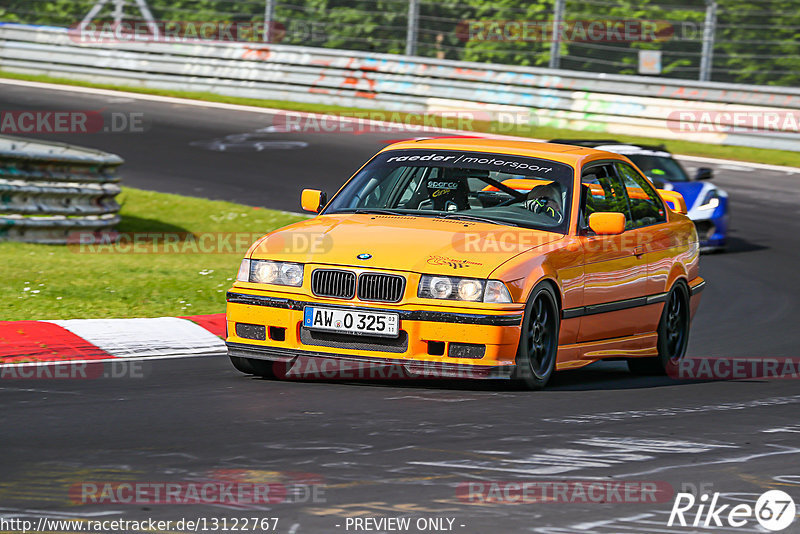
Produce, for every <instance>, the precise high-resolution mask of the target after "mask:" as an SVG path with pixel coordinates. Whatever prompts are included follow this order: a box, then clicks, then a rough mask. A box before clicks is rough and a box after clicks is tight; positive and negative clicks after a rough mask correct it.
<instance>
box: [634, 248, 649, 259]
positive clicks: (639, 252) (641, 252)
mask: <svg viewBox="0 0 800 534" xmlns="http://www.w3.org/2000/svg"><path fill="white" fill-rule="evenodd" d="M645 252H647V251H646V250H645V247H644V245H639V246H638V247H635V248H634V249H633V255H634V256H636V257H637V258H641V257H642V256H644V254H645Z"/></svg>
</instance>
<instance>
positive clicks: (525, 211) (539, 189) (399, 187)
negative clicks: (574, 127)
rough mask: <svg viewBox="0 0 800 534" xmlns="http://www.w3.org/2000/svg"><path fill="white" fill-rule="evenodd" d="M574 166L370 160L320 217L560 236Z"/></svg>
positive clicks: (399, 157) (450, 155) (497, 157)
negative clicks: (476, 224)
mask: <svg viewBox="0 0 800 534" xmlns="http://www.w3.org/2000/svg"><path fill="white" fill-rule="evenodd" d="M573 174H574V171H573V168H572V167H570V166H569V165H565V164H563V163H558V162H555V161H550V160H545V159H537V158H528V157H521V156H509V155H506V154H490V153H485V152H462V151H447V150H436V151H431V150H392V151H387V152H383V153H381V154H378V155H377V156H375V157H374V158H373V159H372V160H371V161H370V162H369V163H368V164H367V165H366V166H365V167H364V168H363V169H362V170H361V171H360V172H359V173H358V174H357V175H356V176H354V177H353V179H352V180H351V181H350V182H348V184H347V185H346V186H345V188H344V189H342V191H340V192H339V194H337V195H336V196H335V197H334V198H333V200H332V201H331V203H330V204H329V205H328V207H327V208H326V209H325V211H324V212H323V213H325V214H331V213H394V214H400V215H411V216H417V217H447V218H454V219H463V220H478V221H481V222H489V223H496V224H507V225H511V226H520V227H525V228H536V229H541V230H547V231H552V232H558V233H566V231H567V226H568V224H569V221H568V218H569V211H570V210H569V206H570V205H571V204H570V202H571V198H572V180H573Z"/></svg>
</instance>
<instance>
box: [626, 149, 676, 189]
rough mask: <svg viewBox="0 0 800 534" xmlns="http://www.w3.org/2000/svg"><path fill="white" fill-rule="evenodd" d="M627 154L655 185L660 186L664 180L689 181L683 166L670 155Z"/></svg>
mask: <svg viewBox="0 0 800 534" xmlns="http://www.w3.org/2000/svg"><path fill="white" fill-rule="evenodd" d="M627 156H628V159H630V160H631V161H632V162H634V163H635V164H636V166H637V167H639V168H640V169H641V170H642V172H643V173H644V174H645V176H647V177H648V178H650V179H651V180H652V181H653V182H655V183H656V185H659V186H660V184H664V183H666V182H688V181H689V177H688V176H686V172H685V171H684V170H683V167H681V165H680V163H678V162H677V161H675V160H674V159H672V158H671V157H667V156H652V155H648V154H627Z"/></svg>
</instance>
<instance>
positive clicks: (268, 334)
mask: <svg viewBox="0 0 800 534" xmlns="http://www.w3.org/2000/svg"><path fill="white" fill-rule="evenodd" d="M227 297H228V298H227V300H228V307H227V316H226V319H227V328H228V337H227V344H228V352H229V354H230V355H231V356H238V357H243V358H252V359H261V360H271V361H279V362H283V363H286V364H292V363H293V362H294V360H296V359H298V358H306V359H308V358H311V359H325V360H335V361H338V362H362V363H368V364H375V365H401V366H403V367H404V368H406V370H407V371H409V372H411V373H412V374H420V373H421V374H427V373H430V374H436V375H439V376H469V377H475V378H495V377H497V378H503V377H507V376H508V374H509V372H510V369H511V368H513V366H514V363H515V357H516V352H517V345H518V342H519V336H520V330H521V322H522V315H523V310H522V305H519V309H515V310H506V311H494V310H492V311H487V310H468V309H454V308H447V307H441V308H438V309H436V308H435V307H432V306H430V307H429V306H426V307H424V308H422V307H420V308H416V309H411V308H410V307H409V306H408V305H396V306H391V305H386V304H383V305H381V304H380V303H366V302H350V303H347V304H343V303H342V302H341V301H339V302H332V301H327V300H322V299H320V300H317V299H316V298H315V299H314V300H303V299H299V298H298V299H295V298H289V297H285V296H276V295H274V294H267V293H255V292H250V291H248V292H247V293H245V292H243V291H242V292H238V291H237V292H233V291H232V292H229V293H228V295H227ZM307 305H314V306H325V307H335V308H347V309H363V310H370V311H384V312H391V313H397V314H399V317H400V336H399V337H398V338H376V337H371V336H356V335H350V334H337V333H324V332H319V331H312V330H308V329H306V328H304V327H303V309H304V307H305V306H307ZM243 325H246V326H247V327H246V328H245V327H243ZM252 326H255V327H256V328H258V330H255V331H257V332H258V334H259V335H252V334H251V332H252V331H254V330H253V329H252V328H250V327H252ZM244 336H247V337H244ZM261 336H263V339H253V338H254V337H255V338H258V337H261ZM464 347H466V348H467V350H466V352H465V350H464ZM476 349H480V350H476ZM466 353H468V354H469V357H460V356H464V355H465V354H466Z"/></svg>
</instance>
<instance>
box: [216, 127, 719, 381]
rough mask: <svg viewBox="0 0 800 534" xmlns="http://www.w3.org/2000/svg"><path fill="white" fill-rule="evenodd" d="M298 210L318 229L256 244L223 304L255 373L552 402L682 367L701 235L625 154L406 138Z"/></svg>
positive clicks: (311, 194) (675, 200) (241, 363)
mask: <svg viewBox="0 0 800 534" xmlns="http://www.w3.org/2000/svg"><path fill="white" fill-rule="evenodd" d="M302 206H303V208H304V209H305V210H307V211H310V212H314V213H317V215H316V216H315V217H313V218H310V219H308V220H306V221H303V222H299V223H296V224H293V225H290V226H287V227H285V228H282V229H280V230H277V231H274V232H272V233H270V234H267V235H265V236H264V237H263V238H261V239H260V240H258V241H257V242H256V243H255V244H253V245H252V247H251V248H250V250H249V251H248V252H247V255H246V256H245V258H244V260H243V261H242V264H241V267H240V269H239V273H238V276H237V279H236V282H235V283H234V284H233V287H232V288H231V289H230V290H229V292H228V294H227V302H228V304H227V327H228V336H227V346H228V351H229V356H230V358H231V361H232V363H233V365H234V366H235V367H236V368H237V369H238V370H240V371H242V372H245V373H251V374H257V375H262V376H267V377H274V376H276V375H279V374H281V373H278V372H276V370H277V369H278V368H281V369H284V370H285V369H290V368H291V367H292V365H294V364H295V363H296V361H297V360H298V359H312V360H316V361H319V362H322V363H331V362H335V363H336V364H340V363H343V362H348V363H350V364H355V363H357V364H364V365H378V366H384V365H385V366H400V367H401V368H404V369H405V371H406V372H407V373H408V374H409V375H411V376H439V377H469V378H510V379H512V380H516V381H518V382H519V383H521V384H523V385H524V386H526V387H528V388H530V389H540V388H543V387H544V386H545V385H546V384H547V382H548V381H549V380H550V378H551V377H552V375H553V373H554V372H555V371H558V370H562V369H575V368H578V367H582V366H585V365H587V364H590V363H592V362H595V361H598V360H603V359H625V360H627V362H628V366H629V368H630V370H631V371H632V372H634V373H639V374H651V373H665V372H667V371H669V368H670V366H677V365H679V364H680V361H681V358H683V357H684V355H685V354H686V347H687V343H688V340H689V326H690V323H691V320H692V317H693V315H694V313H695V311H696V309H697V306H698V304H699V301H700V292H701V291H702V290H703V287H704V285H705V282H704V281H703V279H702V278H700V276H699V272H698V271H699V269H698V258H699V246H698V237H697V233H696V231H695V228H694V225H693V224H692V222H691V220H689V219H688V218H687V217H686V215H685V212H686V206H685V203H684V202H683V199H682V197H681V196H680V195H679V194H677V193H675V192H671V191H657V190H656V189H655V188H654V187H653V185H652V183H651V182H650V181H649V180H648V179H647V178H646V177H645V176H644V175H643V174H642V172H641V171H640V170H639V169H638V168H637V167H636V166H635V165H634V164H633V163H631V161H630V160H628V159H627V158H626V157H625V156H622V155H619V154H612V153H609V152H603V151H598V150H594V149H590V148H581V147H576V146H570V145H559V144H549V143H534V142H521V141H520V142H516V141H501V140H489V139H474V138H472V139H467V138H439V139H422V140H414V141H404V142H401V143H396V144H393V145H391V146H388V147H386V148H385V149H383V150H382V151H380V152H379V153H378V154H376V155H375V156H374V157H373V158H372V159H371V160H369V161H368V162H367V163H366V164H365V165H364V166H363V167H362V168H361V169H360V170H359V171H358V172H357V173H356V174H355V175H354V176H353V177H352V178H350V180H348V181H347V182H346V183H345V184H344V186H343V187H342V188H341V189H340V190H339V191H338V192H337V193H336V194H335V195H333V197H332V198H331V199H330V200H328V199H327V198H326V195H325V194H324V193H323V192H321V191H315V190H305V191H303V195H302Z"/></svg>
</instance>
